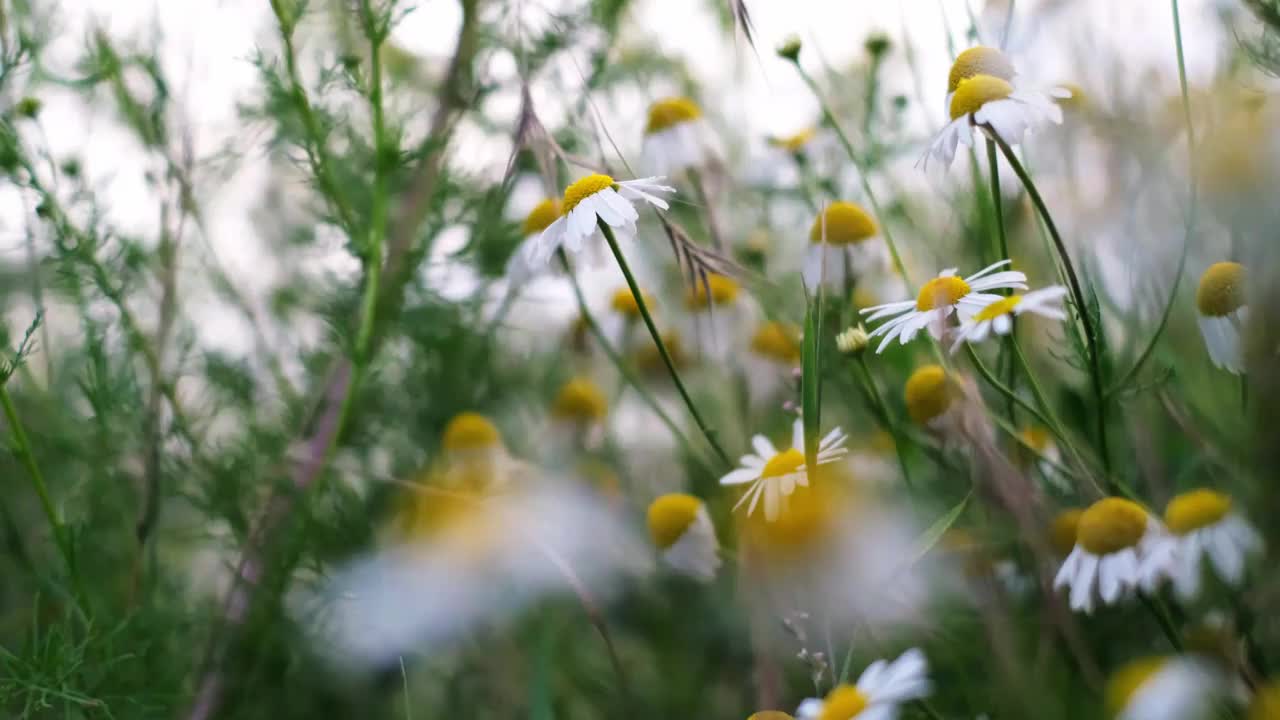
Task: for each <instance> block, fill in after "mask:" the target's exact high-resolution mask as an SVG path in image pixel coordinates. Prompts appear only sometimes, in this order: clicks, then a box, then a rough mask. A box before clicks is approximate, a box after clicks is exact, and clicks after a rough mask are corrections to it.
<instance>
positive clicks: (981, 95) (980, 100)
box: [951, 75, 1013, 120]
mask: <svg viewBox="0 0 1280 720" xmlns="http://www.w3.org/2000/svg"><path fill="white" fill-rule="evenodd" d="M1011 94H1013V86H1012V85H1010V84H1009V83H1007V82H1005V81H1004V80H1001V79H1000V78H998V77H992V76H991V75H974V76H973V77H971V78H969V79H967V80H962V81H960V87H958V88H956V92H955V94H954V95H952V96H951V119H952V120H955V119H956V118H960V117H964V116H965V115H968V114H970V113H975V112H977V111H978V110H979V109H981V108H982V106H983V105H986V104H987V103H989V102H991V101H993V100H1003V99H1005V98H1007V97H1009V96H1010V95H1011Z"/></svg>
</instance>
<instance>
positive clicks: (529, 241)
mask: <svg viewBox="0 0 1280 720" xmlns="http://www.w3.org/2000/svg"><path fill="white" fill-rule="evenodd" d="M559 217H560V201H559V200H558V199H556V198H546V199H544V200H543V201H542V202H539V203H538V204H537V205H534V206H533V209H532V210H530V211H529V214H528V215H526V216H525V218H524V221H523V222H522V223H520V233H521V235H522V236H523V237H524V241H523V243H522V244H521V245H520V247H519V248H517V249H516V251H515V252H514V253H512V254H511V257H510V258H509V259H508V260H507V277H508V278H509V279H510V280H511V282H512V283H513V284H515V283H520V282H524V281H525V280H528V279H529V277H530V276H531V272H530V268H529V267H527V264H528V261H529V259H530V258H529V257H528V254H529V253H530V252H531V250H528V248H532V247H533V245H534V243H535V242H536V239H537V237H538V236H539V235H541V234H542V231H543V230H546V229H547V228H548V227H551V224H552V223H554V222H555V221H556V220H557V219H558V218H559Z"/></svg>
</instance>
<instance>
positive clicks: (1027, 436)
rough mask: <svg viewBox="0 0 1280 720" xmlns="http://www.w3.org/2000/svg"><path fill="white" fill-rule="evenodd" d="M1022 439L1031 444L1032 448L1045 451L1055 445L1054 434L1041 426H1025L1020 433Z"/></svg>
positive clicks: (1040, 451) (1041, 451) (1039, 451)
mask: <svg viewBox="0 0 1280 720" xmlns="http://www.w3.org/2000/svg"><path fill="white" fill-rule="evenodd" d="M1018 435H1019V437H1021V438H1022V441H1023V442H1025V443H1026V444H1028V445H1030V446H1031V449H1032V450H1035V451H1036V452H1038V453H1043V452H1045V451H1046V450H1048V449H1049V448H1050V447H1052V446H1053V435H1051V434H1049V431H1048V430H1046V429H1045V428H1042V427H1039V426H1033V427H1029V428H1025V429H1024V430H1023V431H1022V432H1020V433H1018Z"/></svg>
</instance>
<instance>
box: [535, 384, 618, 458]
mask: <svg viewBox="0 0 1280 720" xmlns="http://www.w3.org/2000/svg"><path fill="white" fill-rule="evenodd" d="M549 414H550V416H551V422H550V423H548V427H547V430H548V436H547V442H546V443H544V444H542V446H541V450H542V453H543V459H544V460H545V461H546V462H548V463H551V464H555V465H560V464H562V463H563V462H564V461H565V460H566V459H567V458H569V457H570V456H571V455H572V454H573V453H574V452H575V451H581V450H584V449H587V448H592V447H595V446H597V445H598V444H599V443H600V442H601V441H603V439H604V421H605V418H606V417H607V416H608V415H609V401H608V399H607V398H606V397H605V394H604V391H603V390H601V389H600V386H599V385H597V384H596V383H595V382H594V381H593V380H591V379H590V378H587V377H581V376H579V377H574V378H570V379H569V380H568V381H567V382H566V383H565V384H564V385H561V386H560V389H559V390H558V391H557V392H556V395H555V397H554V398H553V399H552V401H551V406H550V408H549Z"/></svg>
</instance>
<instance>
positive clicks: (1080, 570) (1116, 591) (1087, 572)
mask: <svg viewBox="0 0 1280 720" xmlns="http://www.w3.org/2000/svg"><path fill="white" fill-rule="evenodd" d="M1160 532H1161V530H1160V528H1159V523H1158V522H1157V521H1155V520H1154V519H1152V518H1151V517H1150V516H1149V515H1148V514H1147V511H1146V510H1144V509H1143V508H1142V506H1141V505H1139V504H1137V503H1135V502H1133V501H1132V500H1126V499H1124V498H1118V497H1108V498H1103V499H1102V500H1099V501H1097V502H1096V503H1094V504H1093V505H1091V506H1089V509H1088V510H1085V511H1084V513H1083V514H1082V515H1081V516H1080V521H1079V523H1078V525H1077V527H1076V546H1075V548H1074V549H1072V551H1071V554H1070V555H1068V556H1067V559H1066V560H1065V561H1064V562H1063V563H1062V567H1061V568H1059V570H1058V575H1057V577H1055V578H1054V581H1053V586H1054V588H1055V589H1058V588H1069V589H1070V591H1071V594H1070V603H1071V608H1072V609H1073V610H1078V611H1082V612H1085V613H1092V612H1093V609H1094V606H1095V605H1096V604H1097V602H1098V600H1101V601H1102V603H1103V604H1104V605H1111V604H1114V603H1116V602H1119V601H1120V600H1121V599H1122V598H1125V597H1127V596H1128V595H1129V593H1130V592H1131V591H1132V590H1134V589H1135V588H1137V587H1138V585H1139V584H1140V583H1141V580H1142V576H1143V565H1142V563H1143V559H1144V558H1146V557H1147V553H1148V551H1149V550H1150V549H1151V547H1152V544H1153V541H1154V540H1155V539H1156V538H1157V537H1158V536H1159V534H1160Z"/></svg>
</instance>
